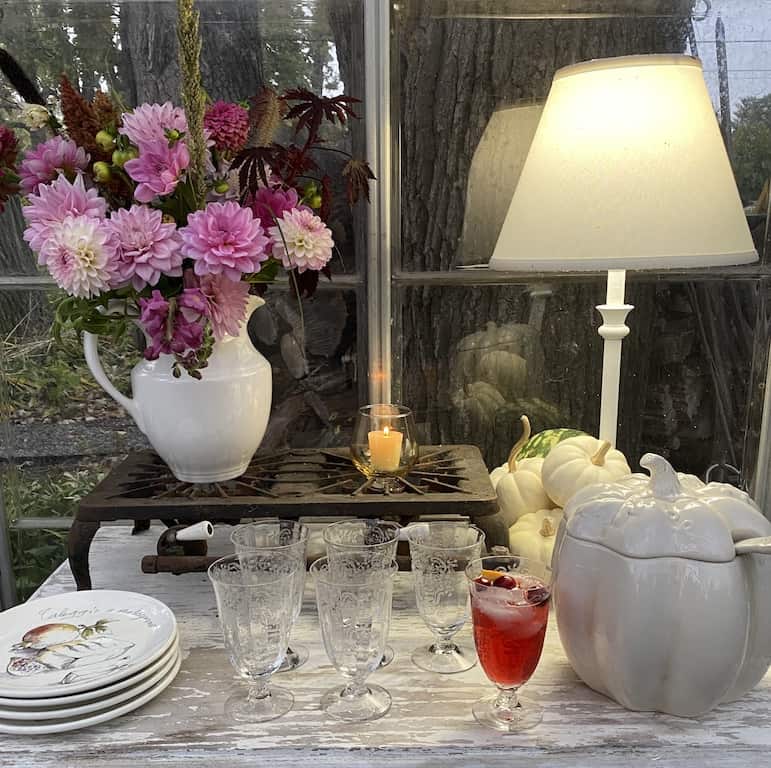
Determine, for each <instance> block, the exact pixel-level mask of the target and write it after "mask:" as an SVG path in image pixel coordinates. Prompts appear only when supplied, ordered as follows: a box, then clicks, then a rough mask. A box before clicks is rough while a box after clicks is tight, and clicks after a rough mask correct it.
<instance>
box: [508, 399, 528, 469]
mask: <svg viewBox="0 0 771 768" xmlns="http://www.w3.org/2000/svg"><path fill="white" fill-rule="evenodd" d="M519 420H520V422H521V424H522V434H521V435H520V438H519V440H517V442H516V443H514V447H513V448H512V449H511V453H510V454H509V458H508V459H507V463H508V465H509V472H513V471H514V470H515V469H516V468H517V454H518V453H519V452H520V450H521V449H522V446H523V445H524V444H525V443H526V442H527V441H528V440H529V439H530V419H528V418H527V416H525V414H524V413H523V414H522V415H521V416H520V417H519Z"/></svg>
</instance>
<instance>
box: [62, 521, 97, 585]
mask: <svg viewBox="0 0 771 768" xmlns="http://www.w3.org/2000/svg"><path fill="white" fill-rule="evenodd" d="M98 530H99V523H98V522H92V521H90V520H89V521H83V520H78V519H77V518H76V519H75V520H73V521H72V527H71V528H70V535H69V536H68V537H67V555H68V557H69V561H70V570H71V571H72V576H73V578H74V579H75V586H76V587H77V588H78V590H81V589H91V572H90V570H89V567H88V553H89V551H90V550H91V542H92V541H93V539H94V536H96V532H97V531H98Z"/></svg>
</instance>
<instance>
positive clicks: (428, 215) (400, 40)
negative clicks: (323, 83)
mask: <svg viewBox="0 0 771 768" xmlns="http://www.w3.org/2000/svg"><path fill="white" fill-rule="evenodd" d="M400 9H401V10H400V13H399V14H398V15H397V17H396V18H395V20H394V28H395V31H396V35H395V45H394V68H395V70H396V71H397V72H398V83H399V91H398V103H397V106H396V109H395V110H394V114H395V116H396V120H397V123H398V125H397V128H396V132H397V135H398V136H399V147H398V150H399V158H400V164H399V169H398V190H399V193H398V194H399V204H400V210H401V218H400V237H399V238H398V247H397V248H396V258H395V264H394V269H395V273H396V274H395V282H396V284H397V286H403V287H401V288H400V289H399V290H397V291H396V292H395V302H394V306H395V312H396V322H397V328H398V330H399V331H400V332H399V333H396V334H395V336H394V344H393V346H394V349H395V350H396V355H395V375H394V380H395V382H396V383H395V387H396V389H397V394H398V397H399V398H400V399H402V400H403V401H404V402H405V403H407V404H411V405H414V406H415V408H416V410H417V411H418V413H419V415H420V419H421V421H422V423H423V426H424V429H425V430H426V433H427V436H428V437H429V438H430V439H431V441H432V442H439V441H440V440H443V441H447V442H471V443H477V444H479V445H480V446H481V447H482V448H483V452H484V454H485V457H486V459H487V461H488V464H490V465H492V464H497V463H500V462H501V461H502V460H503V459H504V458H505V456H506V454H507V452H508V450H509V449H510V448H511V445H512V444H513V442H514V441H515V439H516V438H517V437H518V435H519V425H518V419H519V415H520V414H521V413H523V412H524V413H528V415H530V416H531V420H532V421H533V424H534V427H535V429H542V428H544V427H547V426H573V427H579V428H582V429H585V430H587V431H590V432H596V430H597V426H598V424H597V422H598V417H599V392H600V373H601V364H602V347H601V343H600V339H599V338H598V337H597V334H596V330H597V326H598V324H599V322H600V318H599V315H598V314H597V313H596V312H595V310H594V306H595V305H596V304H599V303H601V302H602V301H603V300H604V279H601V278H598V279H587V278H582V279H575V278H565V277H560V276H558V275H534V276H533V277H532V278H531V279H527V280H522V279H521V278H520V279H519V281H518V282H519V283H520V284H519V285H508V286H506V285H489V283H490V281H491V278H490V277H489V276H484V275H483V276H482V277H480V276H479V274H477V275H474V273H473V272H466V271H461V270H460V269H459V268H460V267H469V266H477V267H479V266H486V264H487V262H488V260H489V258H490V255H491V254H492V250H493V248H494V246H495V242H496V240H497V237H498V232H499V230H500V226H501V224H502V222H503V218H504V216H505V214H506V211H507V209H508V204H509V201H510V199H511V194H512V192H513V189H514V188H515V186H516V182H517V179H518V176H519V172H520V170H521V167H522V164H523V162H524V159H525V157H526V155H527V151H528V148H529V144H530V141H531V139H532V136H533V134H534V132H535V129H536V126H537V123H538V119H539V116H540V110H541V108H542V104H543V101H544V100H545V97H546V95H547V93H548V89H549V86H550V83H551V79H552V77H553V75H554V72H555V71H556V70H557V69H559V68H560V67H563V66H566V65H569V64H572V63H575V62H577V61H582V60H587V59H592V58H599V57H612V56H622V55H629V54H645V53H685V54H691V55H697V56H699V57H700V58H701V59H702V60H703V62H704V70H705V78H706V81H707V85H708V89H709V92H710V94H711V96H712V100H713V104H714V108H715V113H716V115H717V118H718V120H719V123H720V125H721V128H722V130H723V134H724V139H725V142H726V147H727V149H728V151H729V155H730V157H731V159H732V162H733V166H734V170H735V174H736V178H737V183H738V186H739V189H740V193H741V196H742V199H743V202H744V204H745V205H746V206H747V209H746V210H747V217H748V224H749V226H750V228H751V230H752V233H753V237H754V240H755V244H756V247H757V249H758V251H759V253H760V255H761V264H760V265H755V266H753V267H751V268H750V270H749V272H748V271H747V270H746V269H743V270H742V269H732V268H727V269H724V270H721V271H719V272H717V273H715V274H714V279H711V280H704V279H703V278H704V277H705V275H703V274H702V275H698V276H697V277H698V279H699V282H685V281H684V280H683V279H682V278H679V279H676V278H674V277H672V276H670V277H667V278H666V280H660V279H658V278H657V276H656V275H655V274H653V275H651V274H648V275H643V276H640V277H637V278H631V279H632V280H633V282H632V283H631V284H630V286H629V289H628V299H629V301H630V303H632V304H634V305H635V310H634V312H633V313H632V314H631V315H630V318H629V323H628V324H629V326H630V327H631V335H630V336H629V338H628V339H627V340H626V342H625V346H624V359H623V372H622V376H623V381H622V394H621V407H620V431H619V447H621V448H622V449H624V450H625V451H627V453H628V454H629V456H630V460H631V462H632V463H633V464H635V463H636V460H637V458H639V456H640V455H641V454H642V452H644V451H646V450H653V451H657V452H659V453H663V454H664V455H666V456H668V457H670V458H671V459H672V460H673V462H674V463H675V464H676V465H677V466H678V468H679V469H682V470H684V471H691V472H695V473H697V474H703V473H704V472H705V470H706V469H707V468H708V467H709V466H710V465H711V464H713V463H719V464H723V465H730V466H733V467H737V468H739V469H741V470H742V471H743V472H744V477H745V479H748V478H749V477H750V476H751V474H752V472H753V465H752V462H754V460H755V448H753V447H751V446H748V445H745V432H747V428H748V426H749V434H750V436H751V437H752V439H755V440H757V437H758V431H759V424H760V411H759V410H758V409H757V408H756V407H755V405H753V404H755V403H756V402H757V399H758V395H759V394H760V395H762V391H761V390H760V389H759V386H760V385H761V383H762V379H763V378H764V376H765V370H766V364H765V360H766V357H767V350H768V347H767V341H768V340H767V319H766V306H765V304H766V302H765V294H766V291H767V286H766V282H765V277H764V274H765V268H764V267H763V266H762V264H764V263H765V258H766V257H765V230H766V213H767V210H768V202H769V196H768V185H767V179H768V178H769V175H771V109H769V108H768V104H767V102H768V103H769V104H771V95H769V94H771V72H769V69H768V65H767V61H768V58H769V56H768V54H769V45H771V43H770V42H769V36H768V31H769V29H771V9H769V8H768V6H767V4H766V3H764V2H761V1H760V0H738V1H736V0H710V1H709V2H695V3H694V2H691V0H684V1H683V2H670V3H659V2H654V1H653V0H650V1H649V0H579V1H578V2H575V3H572V2H571V3H562V2H548V0H547V2H538V3H534V2H528V0H497V2H477V1H476V0H466V1H465V2H460V3H453V4H446V3H439V2H433V1H432V0H414V1H412V2H407V3H402V4H400ZM619 172H621V173H623V169H619ZM693 194H694V195H698V194H699V191H698V189H694V190H693ZM630 204H633V202H631V198H630ZM560 220H561V216H560V211H559V210H554V211H553V226H554V227H560ZM441 273H444V274H441ZM448 273H449V274H448ZM504 280H505V278H503V277H500V279H496V282H499V283H501V282H504ZM523 282H524V283H526V285H523V284H522V283H523ZM464 283H466V285H465V286H464ZM485 283H487V285H485ZM753 372H754V373H753ZM753 376H754V378H753ZM745 454H746V455H745ZM747 462H749V463H747ZM729 479H730V480H732V481H733V480H735V479H736V477H735V475H734V476H733V477H730V478H729Z"/></svg>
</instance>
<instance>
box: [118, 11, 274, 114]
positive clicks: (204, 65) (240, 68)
mask: <svg viewBox="0 0 771 768" xmlns="http://www.w3.org/2000/svg"><path fill="white" fill-rule="evenodd" d="M199 10H200V13H201V37H202V40H203V48H202V52H201V72H202V75H203V84H204V88H205V89H206V91H207V93H208V94H209V96H210V98H211V99H212V100H217V99H225V100H227V101H239V100H241V99H247V98H249V97H250V96H252V95H254V94H255V93H256V92H257V91H258V90H259V88H260V87H261V86H262V84H263V80H264V77H263V66H262V57H263V45H262V37H261V35H260V30H259V26H258V12H259V8H258V4H257V3H254V2H251V0H223V1H221V2H214V1H211V0H210V1H208V2H201V3H199ZM176 20H177V12H176V5H175V4H173V3H157V2H134V3H126V4H124V5H123V6H122V7H121V23H120V35H121V41H122V45H123V50H124V52H125V55H124V58H123V61H122V62H121V70H122V72H121V75H122V81H123V82H124V83H125V84H126V87H127V92H126V93H125V94H124V95H125V97H126V101H127V104H128V105H129V106H134V105H136V104H141V103H142V102H145V101H147V102H163V101H166V100H171V101H174V102H176V103H179V67H178V65H177V31H176V29H177V28H176Z"/></svg>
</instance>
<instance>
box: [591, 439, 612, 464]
mask: <svg viewBox="0 0 771 768" xmlns="http://www.w3.org/2000/svg"><path fill="white" fill-rule="evenodd" d="M609 450H610V443H609V442H608V441H607V440H603V441H602V443H601V444H600V447H599V449H598V450H597V453H595V454H594V456H592V464H594V466H595V467H604V466H605V456H606V455H607V453H608V451H609Z"/></svg>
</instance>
